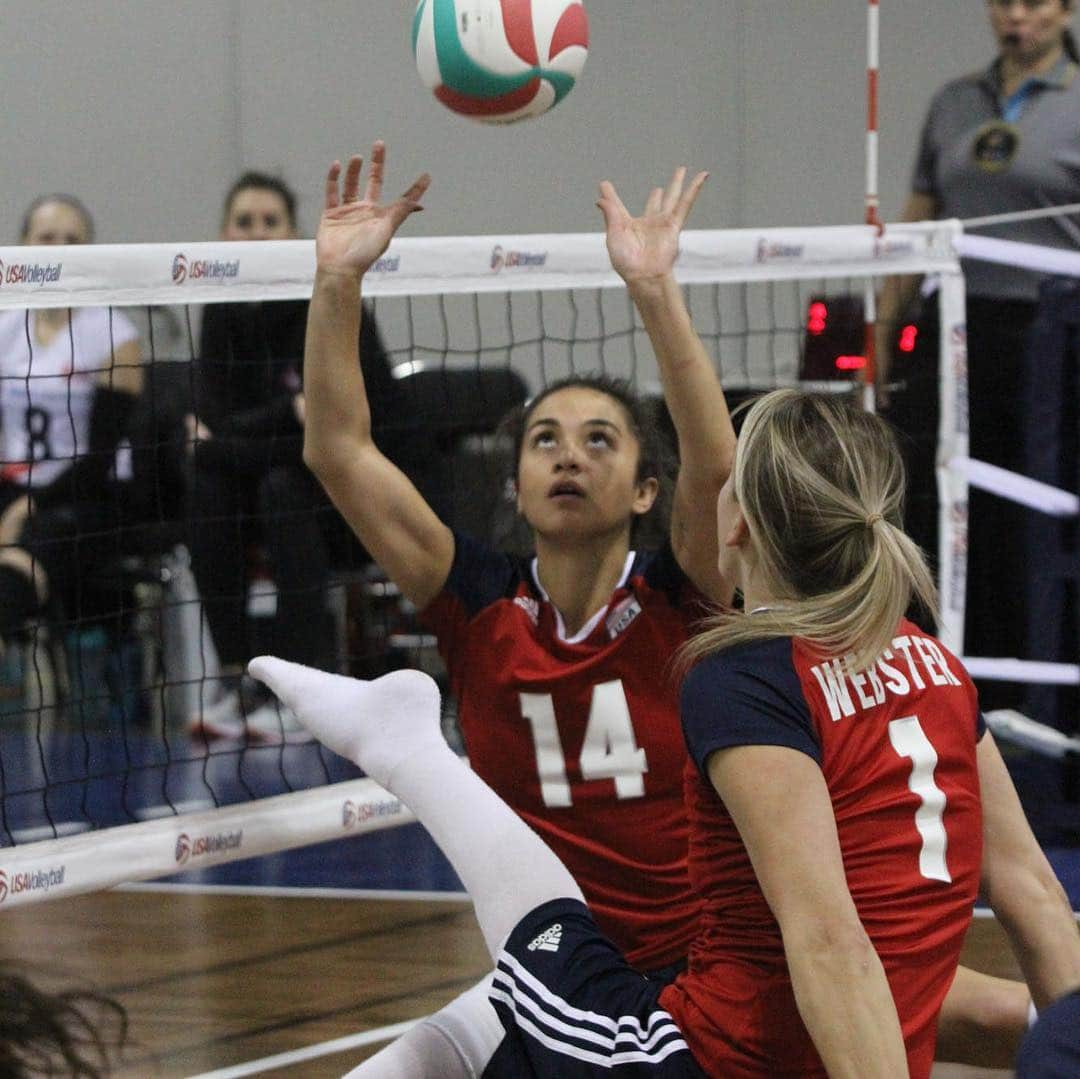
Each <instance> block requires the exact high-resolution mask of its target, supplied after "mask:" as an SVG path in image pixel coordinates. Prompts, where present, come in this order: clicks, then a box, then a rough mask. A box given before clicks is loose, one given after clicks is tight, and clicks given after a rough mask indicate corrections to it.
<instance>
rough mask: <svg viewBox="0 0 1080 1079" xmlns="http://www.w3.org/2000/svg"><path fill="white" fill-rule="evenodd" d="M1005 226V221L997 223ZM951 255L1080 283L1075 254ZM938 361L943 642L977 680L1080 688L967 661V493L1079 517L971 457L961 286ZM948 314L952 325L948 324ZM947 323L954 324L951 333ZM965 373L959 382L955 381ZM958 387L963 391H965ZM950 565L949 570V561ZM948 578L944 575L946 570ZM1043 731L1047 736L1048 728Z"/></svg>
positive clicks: (1001, 662) (1029, 666) (992, 246)
mask: <svg viewBox="0 0 1080 1079" xmlns="http://www.w3.org/2000/svg"><path fill="white" fill-rule="evenodd" d="M1002 220H1004V218H1002ZM953 247H954V250H955V252H956V254H957V255H958V256H962V257H964V258H972V259H982V260H984V261H987V262H995V263H1000V264H1002V265H1007V266H1015V267H1016V268H1018V269H1023V270H1032V271H1036V272H1038V273H1044V274H1048V275H1050V274H1056V275H1061V276H1068V277H1077V278H1080V253H1076V252H1072V251H1066V250H1059V249H1057V248H1048V247H1040V246H1038V245H1036V244H1028V243H1019V242H1016V241H1013V240H1001V239H997V238H993V237H988V236H971V235H966V234H964V233H962V232H960V231H957V233H956V235H955V237H954V239H953ZM942 287H943V296H942V299H941V311H942V325H941V334H942V340H941V356H942V358H943V360H944V358H945V357H947V356H951V359H952V362H951V363H949V364H948V365H944V364H943V367H942V379H941V405H942V407H941V425H940V430H939V436H938V447H937V448H938V458H937V462H938V484H939V495H940V510H939V512H940V517H939V521H940V553H941V565H942V574H941V605H942V625H941V636H942V640H943V641H944V642H945V643H946V644H947V645H948V646H949V647H950V648H951V649H952V650H953V651H954V652H956V653H957V654H958V655H961V656H964V664H965V666H966V667H967V669H968V671H969V672H970V673H971V674H972V675H973V676H974V677H976V678H986V679H991V680H999V681H1007V682H1026V683H1041V684H1052V685H1078V684H1080V665H1076V664H1070V663H1048V662H1041V661H1035V660H1021V659H1016V658H1012V657H1004V658H1002V657H974V656H966V655H964V647H963V644H964V579H963V576H962V567H963V566H964V565H966V552H967V542H968V535H967V527H968V526H967V495H966V492H967V488H968V485H969V484H970V485H972V486H976V487H979V488H980V489H982V490H985V491H989V492H991V493H992V494H996V495H998V496H1000V497H1002V498H1006V499H1009V500H1011V501H1013V502H1017V503H1019V504H1021V505H1024V506H1027V507H1028V508H1030V509H1034V510H1038V511H1039V512H1041V513H1045V514H1047V515H1049V516H1052V517H1059V518H1068V517H1076V516H1077V515H1078V512H1080V499H1078V498H1077V496H1076V495H1075V494H1074V493H1072V492H1070V491H1062V490H1059V489H1057V488H1055V487H1051V486H1049V485H1047V484H1045V483H1040V482H1038V481H1037V480H1033V479H1030V478H1029V477H1027V476H1021V475H1017V474H1016V473H1012V472H1009V471H1007V470H1006V469H1003V468H999V467H997V466H996V465H991V464H987V463H986V462H984V461H976V460H973V459H972V458H970V457H969V456H968V438H967V431H968V420H967V416H968V412H967V409H968V402H967V392H966V383H967V362H966V350H964V352H963V354H962V355H961V352H960V345H959V344H958V345H957V346H956V349H955V352H953V353H950V351H949V349H950V347H951V334H952V333H953V332H954V331H955V329H956V327H961V328H962V327H963V325H964V321H965V320H964V318H963V303H964V297H963V279H962V277H960V276H957V277H956V278H955V279H951V278H949V277H948V276H943V278H942ZM947 312H951V313H952V314H951V318H950V319H949V320H948V321H947V315H946V313H947ZM950 322H951V323H952V324H953V325H952V327H951V328H950ZM961 371H962V372H963V380H962V382H961V379H960V378H959V377H958V373H959V372H961ZM962 387H963V388H962ZM950 558H951V559H953V560H954V563H955V564H954V565H951V566H950V563H949V562H947V561H946V559H950ZM947 566H948V567H949V568H950V572H946V571H945V569H946V567H947ZM1046 729H1048V728H1046Z"/></svg>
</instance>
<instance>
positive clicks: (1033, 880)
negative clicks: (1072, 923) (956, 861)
mask: <svg viewBox="0 0 1080 1079" xmlns="http://www.w3.org/2000/svg"><path fill="white" fill-rule="evenodd" d="M983 892H984V893H985V895H986V901H987V902H988V903H989V904H990V907H991V909H992V910H993V911H994V913H995V915H997V917H998V919H999V921H1001V923H1002V925H1003V926H1004V927H1005V928H1006V929H1022V927H1023V925H1025V924H1027V923H1030V922H1031V921H1032V920H1034V919H1036V918H1037V919H1038V920H1039V921H1044V920H1045V919H1046V918H1053V917H1055V916H1062V917H1064V916H1068V918H1069V920H1071V919H1072V908H1071V905H1070V903H1069V897H1068V896H1067V895H1066V894H1065V889H1064V888H1063V887H1062V886H1061V882H1060V881H1059V880H1058V878H1057V876H1056V875H1055V873H1054V870H1053V867H1052V866H1051V865H1050V863H1049V862H1047V861H1046V860H1045V859H1039V860H1036V861H1034V862H1033V864H1030V865H1022V866H1021V865H1017V864H1016V863H1015V862H1014V863H1013V864H1003V863H1002V861H1001V860H1000V859H987V860H986V862H985V863H984V869H983Z"/></svg>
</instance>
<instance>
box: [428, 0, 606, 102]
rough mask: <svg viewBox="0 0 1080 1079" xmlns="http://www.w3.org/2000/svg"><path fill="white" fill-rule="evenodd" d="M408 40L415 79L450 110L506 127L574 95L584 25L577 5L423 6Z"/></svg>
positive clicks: (508, 0)
mask: <svg viewBox="0 0 1080 1079" xmlns="http://www.w3.org/2000/svg"><path fill="white" fill-rule="evenodd" d="M412 38H413V54H414V55H415V57H416V67H417V70H419V72H420V77H421V78H422V79H423V81H424V84H425V85H426V86H427V87H428V88H429V89H430V90H432V91H433V92H434V94H435V97H436V98H438V100H439V101H441V102H442V103H443V104H444V105H445V106H446V107H447V108H448V109H452V110H453V111H454V112H457V113H461V114H462V115H463V116H470V117H472V118H473V119H476V120H486V121H488V122H492V123H509V122H511V121H513V120H524V119H527V118H529V117H531V116H539V115H540V114H541V113H544V112H547V110H548V109H550V108H551V107H552V106H553V105H557V104H558V103H559V102H560V101H562V99H563V98H564V97H566V95H567V94H568V93H570V91H571V90H572V89H573V88H574V83H575V82H576V81H577V78H578V76H579V75H580V74H581V71H582V68H583V67H584V66H585V57H586V56H587V55H588V52H589V23H588V19H587V18H586V16H585V7H584V5H583V4H582V3H581V0H420V2H419V3H418V4H417V5H416V15H415V16H414V17H413V29H412Z"/></svg>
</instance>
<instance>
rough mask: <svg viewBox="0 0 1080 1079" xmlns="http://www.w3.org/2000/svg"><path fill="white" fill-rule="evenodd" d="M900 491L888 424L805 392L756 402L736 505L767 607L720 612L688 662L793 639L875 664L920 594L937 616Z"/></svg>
mask: <svg viewBox="0 0 1080 1079" xmlns="http://www.w3.org/2000/svg"><path fill="white" fill-rule="evenodd" d="M903 492H904V470H903V465H902V463H901V460H900V453H899V449H898V447H897V445H896V440H895V438H894V437H893V434H892V431H891V430H890V429H889V427H888V425H887V424H886V423H885V422H884V421H883V420H881V419H880V417H878V416H875V415H872V414H870V413H866V412H861V411H858V410H856V409H854V408H852V407H851V406H850V405H848V404H847V403H846V402H844V401H841V400H839V399H838V398H836V397H830V396H825V395H821V394H808V393H804V392H802V391H799V390H776V391H774V392H773V393H770V394H767V395H766V396H764V397H762V398H760V399H759V400H758V401H757V402H756V403H755V404H754V405H753V407H752V408H751V409H750V411H749V413H748V414H747V417H746V422H745V423H744V424H743V429H742V433H741V435H740V437H739V446H738V450H737V452H736V457H735V498H736V500H737V501H738V503H739V505H740V507H741V509H742V512H743V516H744V517H745V519H746V523H747V527H748V529H749V533H750V540H749V542H750V546H751V550H752V553H753V557H754V558H756V560H757V568H758V571H759V574H760V578H761V580H762V582H763V584H764V586H765V587H766V589H767V590H768V592H769V594H770V595H771V597H772V601H771V606H770V608H769V609H767V610H759V611H755V612H754V613H752V614H743V613H741V612H735V611H729V612H724V613H722V614H719V615H717V616H715V617H714V618H713V619H711V620H710V621H709V622H708V623H707V624H706V627H705V629H704V630H703V631H702V632H701V633H700V634H698V635H697V636H696V637H694V638H693V639H692V640H691V641H690V642H689V643H688V644H687V645H686V648H685V657H686V658H687V659H688V660H690V661H693V660H696V659H698V658H700V657H702V656H704V655H707V654H708V653H711V652H715V651H719V650H721V649H725V648H730V647H732V646H733V645H737V644H742V643H745V642H749V641H754V640H764V639H767V638H775V637H788V636H791V637H800V638H802V639H804V640H805V641H807V642H809V643H810V644H811V645H812V646H814V647H815V648H816V649H817V650H819V651H820V652H821V653H822V654H825V655H830V656H847V657H849V663H850V664H851V666H852V669H853V670H863V669H865V668H866V667H868V666H869V665H870V664H872V663H873V662H874V661H875V660H876V659H877V658H878V656H879V655H880V654H881V653H882V652H883V651H884V650H885V649H886V648H888V646H889V644H890V643H891V641H892V638H893V635H894V633H895V630H896V625H897V623H898V622H899V621H900V619H901V617H902V616H903V614H904V612H905V611H906V610H907V608H908V606H909V605H910V603H911V601H912V598H915V599H917V600H918V601H919V602H920V603H921V604H922V605H923V607H924V608H925V609H926V610H927V611H930V612H934V611H935V609H936V593H935V589H934V583H933V579H932V577H931V575H930V571H929V569H928V568H927V565H926V560H925V558H924V557H923V554H922V552H921V551H920V550H919V548H918V547H917V546H916V544H915V543H914V542H913V541H912V540H911V539H910V538H909V537H908V536H907V535H905V533H904V532H903V529H902V527H901V518H902V510H903Z"/></svg>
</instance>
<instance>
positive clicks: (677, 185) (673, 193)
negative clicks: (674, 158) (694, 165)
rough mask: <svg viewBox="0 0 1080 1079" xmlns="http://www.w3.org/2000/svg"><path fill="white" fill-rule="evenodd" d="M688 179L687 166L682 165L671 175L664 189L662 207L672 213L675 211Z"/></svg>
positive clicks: (666, 211) (664, 210)
mask: <svg viewBox="0 0 1080 1079" xmlns="http://www.w3.org/2000/svg"><path fill="white" fill-rule="evenodd" d="M685 180H686V166H685V165H680V166H679V167H678V168H677V169H676V170H675V172H674V173H673V174H672V176H671V180H670V181H669V183H668V185H667V188H666V190H665V191H664V199H663V203H662V204H661V207H660V209H661V210H662V211H663V212H664V213H666V214H670V213H672V212H673V211H674V209H675V207H676V206H678V205H679V199H680V197H681V196H682V192H683V183H684V182H685Z"/></svg>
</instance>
